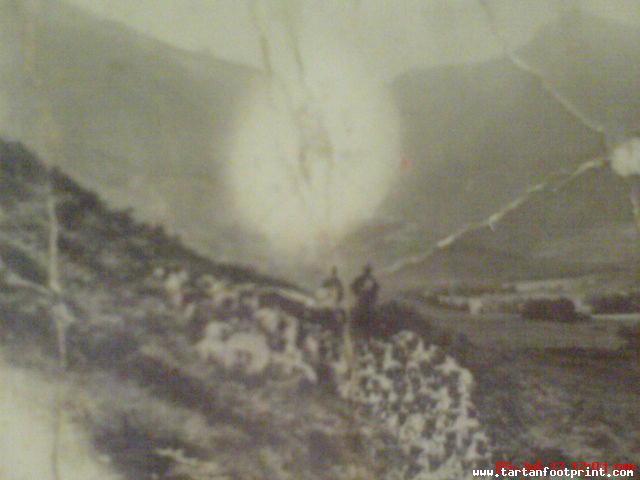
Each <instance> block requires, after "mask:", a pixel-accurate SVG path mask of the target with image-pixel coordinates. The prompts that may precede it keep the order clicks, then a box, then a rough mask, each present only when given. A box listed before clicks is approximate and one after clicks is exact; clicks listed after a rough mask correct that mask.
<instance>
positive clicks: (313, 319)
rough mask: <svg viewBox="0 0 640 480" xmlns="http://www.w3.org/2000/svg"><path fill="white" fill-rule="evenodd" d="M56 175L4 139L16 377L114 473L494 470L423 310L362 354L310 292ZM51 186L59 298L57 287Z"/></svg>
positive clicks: (395, 316)
mask: <svg viewBox="0 0 640 480" xmlns="http://www.w3.org/2000/svg"><path fill="white" fill-rule="evenodd" d="M49 180H50V178H49V175H48V174H47V171H46V170H45V169H44V168H43V167H42V165H41V164H40V163H39V162H38V160H37V159H36V158H34V157H33V156H32V155H31V154H30V153H29V152H28V151H26V150H25V149H24V148H23V147H21V146H20V145H18V144H11V143H2V144H1V145H0V209H1V210H0V212H1V215H0V222H1V225H2V228H1V230H0V232H1V235H0V259H1V262H0V267H1V269H0V352H1V353H2V356H3V358H4V360H3V365H2V369H3V371H4V372H6V373H7V375H6V376H5V378H14V377H22V376H27V377H28V378H29V380H28V381H26V382H27V383H26V385H25V389H27V390H26V391H27V392H28V391H29V390H28V389H29V388H32V389H33V391H34V392H42V395H43V397H47V396H48V394H47V393H46V392H52V391H53V392H58V394H56V395H59V398H61V400H62V405H63V408H62V412H63V418H64V422H63V424H64V425H66V427H65V428H66V430H68V431H73V432H76V431H77V432H80V433H78V435H74V438H86V439H88V442H89V443H88V444H86V445H82V448H80V447H78V448H80V450H82V451H83V452H85V453H86V452H88V453H86V455H90V456H92V458H93V461H98V460H100V459H103V460H104V459H106V460H105V461H106V462H107V464H108V465H109V470H110V472H115V474H117V475H120V476H121V477H122V478H131V479H134V478H135V479H152V478H165V479H174V480H175V479H199V478H210V476H212V475H213V476H219V477H220V478H229V479H232V478H233V479H235V478H241V479H245V478H247V479H249V478H251V479H262V478H264V479H267V478H269V479H288V478H295V479H300V478H309V479H315V478H318V479H319V478H323V479H346V478H349V479H355V478H398V479H405V480H409V479H412V480H414V479H415V480H418V479H425V478H431V477H432V476H433V475H437V476H439V477H440V478H451V479H454V478H461V477H462V478H465V477H468V476H470V474H471V467H472V466H474V465H480V464H487V463H488V462H489V456H490V441H489V439H488V438H487V436H486V434H485V433H484V427H483V425H482V423H481V421H480V420H479V416H478V414H477V411H476V409H475V407H474V406H473V383H474V382H473V378H472V376H471V375H470V374H469V372H468V371H467V370H465V369H464V368H462V367H460V365H459V364H458V363H457V362H456V361H455V360H454V359H453V358H452V357H451V356H449V355H447V354H445V351H444V350H443V349H442V348H440V347H436V346H433V345H431V339H430V336H429V335H430V333H429V329H428V328H426V324H421V321H422V319H421V318H420V317H411V316H410V315H408V312H407V311H406V310H403V309H399V308H395V309H394V308H393V307H392V306H387V307H385V308H383V309H381V310H380V311H379V312H378V314H377V315H378V316H379V317H380V318H379V320H384V323H380V325H382V327H381V328H378V329H374V330H373V331H366V332H364V331H360V330H355V331H354V332H353V337H352V338H353V341H352V342H351V345H352V348H353V352H354V353H353V357H351V356H350V355H347V354H346V353H345V347H344V343H343V325H342V324H341V322H340V321H339V319H338V318H337V317H336V316H335V315H333V314H332V313H331V312H327V311H324V310H322V309H319V308H317V307H315V306H314V303H313V300H312V299H311V298H310V297H309V296H308V295H307V294H305V292H303V291H301V290H299V289H297V288H295V286H292V285H289V284H287V283H286V282H283V281H279V280H275V279H272V278H269V277H267V276H264V275H260V274H258V273H256V272H255V271H252V270H250V269H242V268H237V267H235V266H233V265H222V264H219V263H216V262H213V261H211V260H208V259H206V258H203V257H201V256H198V255H196V254H194V253H193V252H191V251H190V250H188V249H186V248H184V247H183V246H182V244H181V243H180V241H179V239H177V238H173V237H170V236H167V235H166V234H164V233H163V231H162V228H160V227H149V226H146V225H143V224H140V223H137V222H135V221H133V220H132V218H131V216H130V215H129V213H127V212H122V211H112V210H110V209H109V208H107V207H106V206H105V205H104V204H103V203H102V202H101V201H100V199H99V198H97V197H96V196H95V195H94V194H92V193H91V192H89V191H87V190H85V189H83V188H81V187H80V186H79V185H78V184H76V183H75V182H74V181H72V180H71V179H69V178H68V177H67V176H65V175H64V174H62V173H60V172H54V173H53V174H52V177H51V183H50V181H49ZM51 185H52V187H51ZM51 189H53V194H54V199H55V202H54V204H55V207H56V218H57V223H58V227H59V238H58V247H59V253H60V258H59V262H58V265H59V269H60V277H61V284H62V293H61V294H55V293H54V292H52V291H51V290H50V289H49V288H48V284H47V278H48V256H47V251H48V246H49V244H48V238H49V237H48V235H49V227H50V222H49V217H48V214H47V205H48V203H47V201H48V199H49V198H50V197H49V194H50V192H51ZM161 269H164V272H163V271H162V270H161ZM61 332H64V335H63V336H61V335H60V333H61ZM61 340H62V344H63V345H64V347H65V348H66V354H65V355H64V357H63V358H64V360H65V362H64V363H66V366H65V365H61V364H60V362H59V359H60V354H59V348H60V341H61ZM5 363H6V365H5ZM29 385H32V387H28V386H29ZM9 391H10V392H14V393H11V394H10V395H9V397H8V400H7V399H3V401H6V402H8V405H12V404H15V405H17V406H16V407H15V408H16V411H17V412H20V415H23V409H22V408H21V407H19V405H20V404H21V400H20V399H21V398H22V396H21V395H23V394H22V393H20V392H21V390H19V389H12V388H10V389H9ZM25 395H28V394H25ZM56 395H54V398H56ZM52 405H55V402H52ZM34 408H37V409H39V410H42V409H43V408H46V402H44V406H43V402H40V404H38V405H36V404H34ZM52 408H53V407H52ZM52 412H55V410H52ZM44 418H45V419H46V418H47V417H46V416H45V417H44ZM34 421H35V420H34ZM52 423H54V422H53V421H51V422H49V423H47V422H46V421H45V424H49V425H50V424H52ZM11 425H12V428H19V426H18V427H16V424H15V423H13V422H12V423H11ZM18 425H19V424H18ZM37 425H38V428H44V427H42V425H41V424H40V423H37ZM25 428H26V427H25ZM65 438H66V437H65ZM69 442H70V443H69V445H73V444H74V443H73V442H72V441H71V440H70V441H69ZM69 448H71V447H69ZM41 450H42V448H41ZM34 455H35V453H34ZM239 455H240V457H239ZM67 457H68V456H67ZM63 458H66V457H65V456H64V455H62V457H61V461H63V460H62V459H63ZM239 458H240V459H239ZM67 460H68V458H67ZM100 461H102V460H100ZM34 462H35V461H34ZM0 464H2V467H3V468H4V471H6V472H8V474H9V475H16V474H17V473H15V472H17V471H18V470H15V472H14V471H13V470H12V468H13V467H12V466H11V462H10V460H8V459H0ZM62 469H63V470H64V469H66V470H67V471H68V470H69V469H73V468H72V466H70V465H69V464H65V465H64V466H63V467H62ZM0 471H3V470H0ZM9 478H10V479H12V478H13V477H11V476H9ZM27 478H38V475H37V474H35V473H33V472H31V477H29V476H28V474H27Z"/></svg>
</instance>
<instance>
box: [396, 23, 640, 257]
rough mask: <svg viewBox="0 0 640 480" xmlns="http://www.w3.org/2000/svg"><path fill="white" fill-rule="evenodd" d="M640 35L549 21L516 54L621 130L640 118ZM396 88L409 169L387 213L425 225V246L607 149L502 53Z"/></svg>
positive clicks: (422, 74) (409, 77)
mask: <svg viewBox="0 0 640 480" xmlns="http://www.w3.org/2000/svg"><path fill="white" fill-rule="evenodd" d="M638 41H640V31H639V30H637V29H635V28H633V27H629V26H625V25H619V24H617V23H615V22H611V21H608V20H604V19H600V18H596V17H592V16H589V15H586V14H585V15H582V16H579V17H576V18H572V19H569V18H568V19H565V20H563V21H561V22H559V23H558V24H555V25H550V26H548V27H546V28H545V29H544V30H542V31H541V32H540V33H539V35H538V36H536V37H535V38H534V39H533V40H532V42H531V43H530V44H529V45H528V46H526V47H525V48H522V49H521V51H520V52H519V53H520V55H521V56H522V57H523V58H525V59H526V60H527V61H529V62H531V64H532V65H534V66H535V67H536V68H537V69H539V70H541V71H543V72H545V75H546V76H547V78H548V80H549V82H550V83H551V84H552V85H553V86H554V87H555V88H557V90H558V91H560V92H561V93H562V94H563V95H566V96H567V97H568V98H569V99H570V100H571V101H573V102H575V104H576V105H578V107H579V108H580V109H582V110H584V111H585V112H587V113H588V115H590V116H592V117H593V118H595V119H596V120H597V121H598V122H602V123H604V124H605V125H608V126H609V127H611V133H615V134H619V133H621V132H622V131H625V130H629V129H630V128H633V127H634V126H637V125H639V124H640V103H639V101H638V96H637V95H636V93H635V92H637V90H638V89H639V88H640V80H638V79H640V72H639V70H638V68H639V67H638V65H640V54H639V53H638V49H637V44H638ZM393 89H394V92H395V95H396V98H397V102H398V105H399V108H400V110H401V112H402V116H403V119H404V122H403V123H404V147H405V155H406V156H407V157H408V158H409V159H411V161H412V169H411V171H410V174H408V175H404V177H402V178H401V180H400V185H399V187H398V189H397V190H396V192H395V193H394V194H393V195H391V196H390V198H389V201H388V202H387V204H386V207H387V208H386V210H387V212H388V213H389V215H391V216H396V217H400V218H404V219H406V220H408V221H411V222H414V223H416V224H418V225H419V226H420V227H425V228H426V229H427V230H428V233H427V238H425V242H426V243H427V245H429V244H432V243H433V242H435V241H437V240H438V239H439V238H443V237H445V236H446V235H448V234H450V233H451V232H453V231H457V230H459V229H460V228H463V227H464V225H467V224H470V223H473V222H477V221H480V220H481V219H482V218H484V217H486V216H488V215H490V214H491V213H492V212H494V211H496V210H497V209H499V208H500V207H501V206H502V205H505V204H506V203H507V202H509V201H510V200H511V199H513V198H516V197H517V196H519V195H520V193H521V192H522V191H524V190H525V189H526V188H528V187H529V186H531V185H535V184H537V183H539V182H541V181H544V180H545V179H546V178H547V177H548V176H549V175H550V174H555V173H557V172H569V171H571V170H573V169H574V168H576V167H577V166H578V165H579V164H580V163H582V162H583V161H585V160H587V159H589V158H593V157H595V156H598V155H600V154H601V153H602V151H603V146H602V144H601V139H600V138H599V137H598V135H596V134H594V133H593V132H591V131H589V130H588V129H587V128H586V127H584V126H583V125H581V124H580V123H579V122H578V121H577V120H576V119H575V118H573V117H572V116H571V115H569V114H568V113H567V112H566V111H565V110H564V109H563V108H562V107H561V106H560V105H559V104H558V103H557V102H556V101H555V100H554V99H553V98H552V97H551V96H550V95H549V94H547V93H546V92H545V91H544V90H543V89H542V88H541V86H540V84H539V83H538V82H537V80H536V79H535V78H533V77H531V76H530V75H528V74H526V73H524V72H522V71H520V70H518V69H517V68H515V67H514V66H513V65H512V64H511V63H510V62H508V61H507V60H506V59H504V60H495V61H491V62H486V63H481V64H476V65H460V66H451V67H444V68H438V69H430V70H423V71H414V72H409V73H407V74H405V75H403V76H401V77H399V78H397V79H396V80H395V82H394V84H393Z"/></svg>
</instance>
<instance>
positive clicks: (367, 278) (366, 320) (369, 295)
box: [351, 264, 380, 327]
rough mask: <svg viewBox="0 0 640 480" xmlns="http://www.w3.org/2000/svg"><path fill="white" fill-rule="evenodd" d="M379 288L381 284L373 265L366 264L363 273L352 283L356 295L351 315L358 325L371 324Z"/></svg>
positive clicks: (352, 289)
mask: <svg viewBox="0 0 640 480" xmlns="http://www.w3.org/2000/svg"><path fill="white" fill-rule="evenodd" d="M379 290H380V285H379V284H378V282H377V280H376V279H375V278H374V276H373V269H372V268H371V265H370V264H367V265H365V267H364V270H363V271H362V273H361V274H360V275H359V276H358V277H356V279H355V280H354V281H353V283H352V284H351V291H352V292H353V294H354V295H355V297H356V300H355V305H354V307H353V310H352V312H351V316H352V318H353V322H354V323H355V324H356V325H358V326H361V327H367V326H369V325H371V323H372V321H373V314H374V308H375V305H376V301H377V300H378V291H379Z"/></svg>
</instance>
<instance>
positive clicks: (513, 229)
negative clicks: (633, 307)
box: [388, 161, 640, 286]
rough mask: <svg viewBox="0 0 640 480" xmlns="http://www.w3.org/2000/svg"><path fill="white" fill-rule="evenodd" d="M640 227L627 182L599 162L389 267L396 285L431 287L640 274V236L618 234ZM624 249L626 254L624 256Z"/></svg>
mask: <svg viewBox="0 0 640 480" xmlns="http://www.w3.org/2000/svg"><path fill="white" fill-rule="evenodd" d="M632 225H633V216H632V213H631V207H630V203H629V200H628V193H627V186H626V185H625V183H624V181H623V180H622V179H621V178H619V177H617V176H616V175H615V174H614V173H613V172H611V171H610V170H609V169H608V168H607V167H606V166H605V165H604V164H603V163H602V162H599V161H593V162H589V163H587V164H585V166H584V167H583V168H581V169H579V170H578V171H577V172H576V173H575V174H573V175H564V176H563V175H560V176H557V177H555V178H553V179H551V180H549V181H547V182H544V183H541V184H539V185H537V186H536V187H534V188H532V189H530V190H529V191H528V192H526V193H525V194H523V195H522V196H521V197H519V198H518V199H516V200H514V201H512V202H511V203H510V204H508V205H507V207H505V208H503V210H500V211H498V212H497V213H495V214H493V215H491V216H489V217H488V218H487V219H486V220H485V221H482V222H478V223H477V224H472V225H470V226H468V227H467V228H464V229H462V230H461V231H460V232H459V233H457V234H454V235H451V236H449V237H447V238H445V239H444V240H441V241H440V242H438V244H437V246H436V247H435V248H434V249H433V250H431V251H430V252H429V253H427V254H425V255H423V256H422V257H417V258H415V259H413V260H408V261H406V262H398V263H397V264H396V265H395V266H394V267H392V268H390V269H389V270H388V272H389V278H388V280H389V281H390V282H392V283H393V282H398V283H400V284H403V285H405V286H406V285H407V284H409V285H413V286H419V285H423V286H424V285H427V284H434V283H440V282H444V281H450V280H473V281H487V282H492V281H507V280H514V279H532V278H554V277H562V276H567V275H579V274H584V273H589V272H592V271H599V270H609V271H616V270H624V269H633V268H634V265H637V262H638V260H639V259H640V245H639V242H638V241H637V239H636V238H635V235H632V236H631V237H629V236H628V235H626V236H622V235H614V234H613V233H612V232H616V231H618V230H620V229H621V228H624V229H627V230H628V229H629V228H631V227H632ZM594 232H605V233H604V234H598V235H595V234H594ZM607 233H608V234H607ZM621 250H623V251H626V252H627V254H626V255H627V256H626V257H621V256H620V251H621ZM595 251H597V252H598V255H594V254H593V252H595Z"/></svg>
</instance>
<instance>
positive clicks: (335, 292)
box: [322, 266, 344, 308]
mask: <svg viewBox="0 0 640 480" xmlns="http://www.w3.org/2000/svg"><path fill="white" fill-rule="evenodd" d="M322 288H323V289H325V290H326V291H327V293H328V294H329V295H330V298H331V301H332V303H333V305H334V306H335V307H336V308H340V305H341V304H342V300H343V299H344V286H343V285H342V281H341V280H340V278H339V277H338V267H335V266H334V267H332V268H331V275H329V277H328V278H327V279H326V280H325V281H324V282H322Z"/></svg>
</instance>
